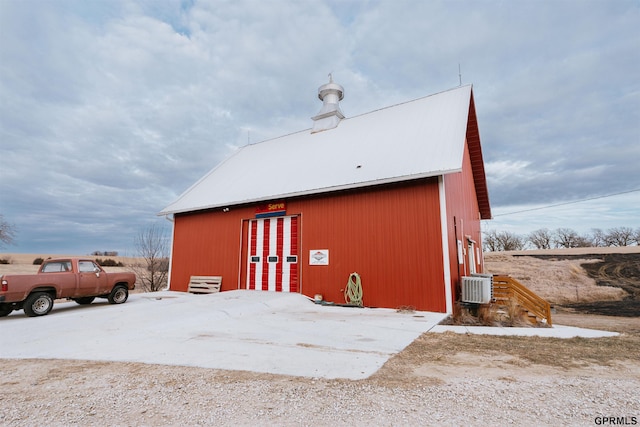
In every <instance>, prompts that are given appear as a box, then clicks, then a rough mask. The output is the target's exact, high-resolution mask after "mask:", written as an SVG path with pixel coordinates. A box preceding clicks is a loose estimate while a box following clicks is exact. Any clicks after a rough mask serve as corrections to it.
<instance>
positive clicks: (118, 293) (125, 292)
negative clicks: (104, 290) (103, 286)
mask: <svg viewBox="0 0 640 427" xmlns="http://www.w3.org/2000/svg"><path fill="white" fill-rule="evenodd" d="M127 298H129V289H127V287H126V286H122V285H118V286H116V287H115V288H113V290H112V291H111V293H110V294H109V296H108V297H107V299H108V300H109V304H122V303H124V302H126V301H127Z"/></svg>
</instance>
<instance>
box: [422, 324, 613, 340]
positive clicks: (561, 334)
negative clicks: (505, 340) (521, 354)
mask: <svg viewBox="0 0 640 427" xmlns="http://www.w3.org/2000/svg"><path fill="white" fill-rule="evenodd" d="M429 332H435V333H442V332H455V333H458V334H478V335H512V336H523V337H533V336H538V337H547V338H574V337H582V338H601V337H615V336H617V335H619V334H618V333H617V332H609V331H599V330H596V329H584V328H576V327H574V326H562V325H554V326H553V327H551V328H501V327H494V326H453V325H436V326H435V327H433V328H432V329H431V330H430V331H429Z"/></svg>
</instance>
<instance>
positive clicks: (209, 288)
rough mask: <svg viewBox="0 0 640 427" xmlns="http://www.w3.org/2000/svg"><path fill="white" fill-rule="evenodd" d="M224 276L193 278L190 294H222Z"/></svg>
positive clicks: (190, 283)
mask: <svg viewBox="0 0 640 427" xmlns="http://www.w3.org/2000/svg"><path fill="white" fill-rule="evenodd" d="M221 286H222V276H191V278H190V279H189V292H191V293H192V294H213V293H215V292H220V287H221Z"/></svg>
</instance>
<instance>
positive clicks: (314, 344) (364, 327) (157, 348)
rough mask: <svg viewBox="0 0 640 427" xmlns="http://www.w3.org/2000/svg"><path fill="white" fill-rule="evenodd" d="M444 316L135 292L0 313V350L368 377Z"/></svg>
mask: <svg viewBox="0 0 640 427" xmlns="http://www.w3.org/2000/svg"><path fill="white" fill-rule="evenodd" d="M445 317H446V315H445V314H442V313H428V312H413V313H401V312H397V311H396V310H391V309H369V308H347V307H336V306H321V305H317V304H314V303H313V302H312V301H310V300H309V299H308V298H306V297H304V296H302V295H300V294H286V293H275V292H261V291H241V290H239V291H230V292H222V293H218V294H210V295H193V294H187V293H181V292H160V293H153V294H132V295H130V297H129V301H127V303H125V304H122V305H110V304H108V303H106V302H105V301H104V300H97V301H96V302H94V303H93V304H91V305H88V306H79V305H77V304H76V303H74V302H62V303H58V302H56V304H55V306H54V309H53V310H52V312H51V313H50V314H49V315H47V316H44V317H37V318H28V317H26V316H25V315H24V313H23V312H22V311H19V312H14V313H12V314H11V315H9V316H8V317H5V318H2V319H0V358H55V359H77V360H104V361H126V362H143V363H155V364H167V365H183V366H199V367H205V368H216V369H230V370H244V371H254V372H265V373H274V374H284V375H295V376H305V377H319V378H347V379H361V378H366V377H368V376H370V375H371V374H373V373H374V372H376V371H377V370H378V369H379V368H380V367H381V366H382V365H383V364H384V363H385V362H386V361H387V360H388V359H389V357H391V356H392V355H394V354H396V353H398V352H400V351H401V350H402V349H404V348H405V347H406V346H407V345H409V344H410V343H411V342H412V341H413V340H415V339H416V338H417V337H418V336H420V335H421V334H422V333H423V332H426V331H428V330H430V329H432V328H433V327H434V326H435V325H436V324H438V323H439V322H440V321H442V320H443V319H444V318H445Z"/></svg>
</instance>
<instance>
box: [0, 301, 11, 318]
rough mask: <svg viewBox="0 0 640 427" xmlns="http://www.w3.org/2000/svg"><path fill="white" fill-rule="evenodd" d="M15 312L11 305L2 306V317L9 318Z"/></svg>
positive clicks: (0, 307)
mask: <svg viewBox="0 0 640 427" xmlns="http://www.w3.org/2000/svg"><path fill="white" fill-rule="evenodd" d="M12 311H13V307H11V305H10V304H0V317H5V316H8V315H9V314H10V313H11V312H12Z"/></svg>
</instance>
